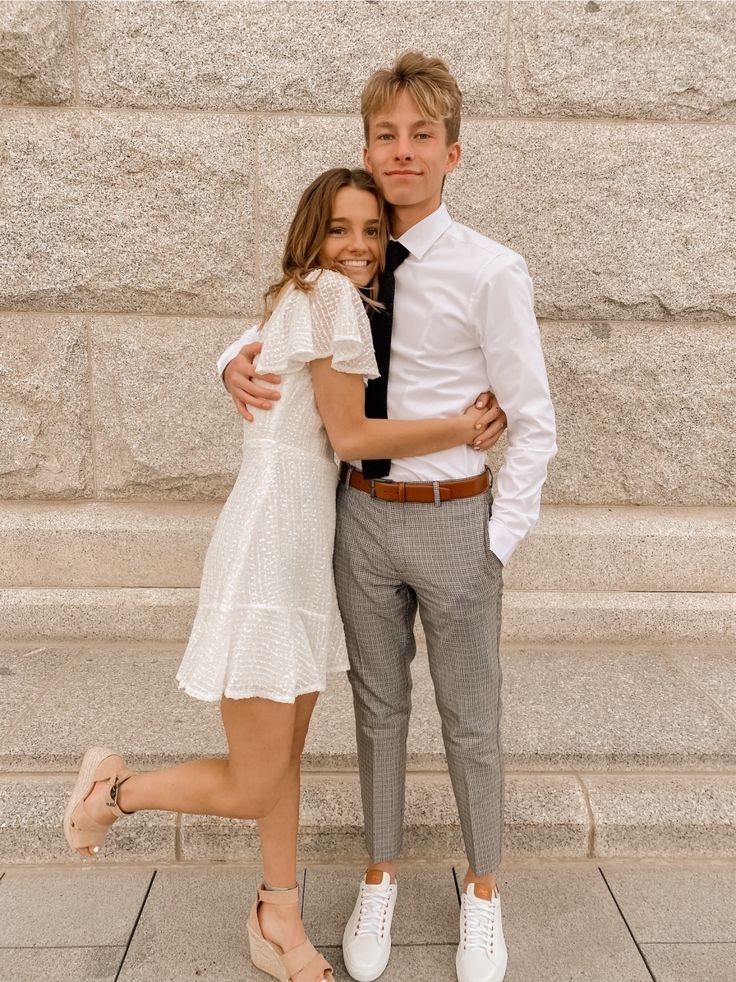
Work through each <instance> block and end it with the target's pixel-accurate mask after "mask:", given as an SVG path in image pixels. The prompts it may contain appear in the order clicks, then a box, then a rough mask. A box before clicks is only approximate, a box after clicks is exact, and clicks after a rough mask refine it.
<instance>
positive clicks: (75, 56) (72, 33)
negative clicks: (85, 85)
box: [69, 3, 82, 108]
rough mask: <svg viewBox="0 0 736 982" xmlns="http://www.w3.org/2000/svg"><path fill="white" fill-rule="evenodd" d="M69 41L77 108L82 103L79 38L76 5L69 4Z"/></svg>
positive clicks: (75, 105)
mask: <svg viewBox="0 0 736 982" xmlns="http://www.w3.org/2000/svg"><path fill="white" fill-rule="evenodd" d="M69 40H70V41H71V45H72V72H73V76H72V84H73V86H74V96H73V98H74V107H75V108H79V107H81V105H82V101H81V96H80V94H79V38H78V36H77V5H76V3H70V4H69Z"/></svg>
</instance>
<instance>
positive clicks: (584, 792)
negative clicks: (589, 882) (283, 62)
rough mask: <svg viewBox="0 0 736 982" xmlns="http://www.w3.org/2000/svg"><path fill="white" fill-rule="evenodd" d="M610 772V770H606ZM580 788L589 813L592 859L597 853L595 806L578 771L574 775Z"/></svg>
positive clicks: (588, 841) (588, 842)
mask: <svg viewBox="0 0 736 982" xmlns="http://www.w3.org/2000/svg"><path fill="white" fill-rule="evenodd" d="M606 773H608V772H606ZM573 776H574V778H575V780H576V781H577V783H578V787H579V788H580V793H581V794H582V796H583V803H584V804H585V810H586V811H587V813H588V834H587V836H586V840H587V841H586V846H585V848H586V856H587V858H588V859H592V858H593V856H594V855H595V818H594V816H593V806H592V805H591V803H590V796H589V794H588V789H587V788H586V787H585V784H584V782H583V779H582V777H581V775H580V774H579V773H578V772H577V771H576V772H575V774H574V775H573Z"/></svg>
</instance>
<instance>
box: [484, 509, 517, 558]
mask: <svg viewBox="0 0 736 982" xmlns="http://www.w3.org/2000/svg"><path fill="white" fill-rule="evenodd" d="M523 538H524V536H523V535H515V534H514V533H513V532H510V531H509V530H508V529H507V528H506V526H505V525H502V524H501V522H499V521H497V520H494V519H493V518H491V520H490V522H489V523H488V541H489V543H490V546H491V552H492V553H493V554H494V555H495V556H497V557H498V558H499V559H500V560H501V563H502V565H504V566H505V565H506V563H507V562H508V561H509V559H511V556H512V554H513V552H514V549H516V547H517V546H518V544H519V543H520V542H521V540H522V539H523Z"/></svg>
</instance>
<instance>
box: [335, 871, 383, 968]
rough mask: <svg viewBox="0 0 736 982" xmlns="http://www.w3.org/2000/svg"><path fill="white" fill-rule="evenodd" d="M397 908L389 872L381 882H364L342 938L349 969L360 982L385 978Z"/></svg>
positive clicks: (344, 957) (343, 954)
mask: <svg viewBox="0 0 736 982" xmlns="http://www.w3.org/2000/svg"><path fill="white" fill-rule="evenodd" d="M395 906H396V884H395V883H392V882H391V877H390V876H389V875H388V873H384V874H383V878H382V881H381V882H380V883H375V884H373V883H366V882H365V877H363V879H362V880H361V882H360V893H359V894H358V899H357V900H356V901H355V907H354V909H353V913H352V914H351V915H350V920H349V921H348V922H347V924H346V925H345V932H344V934H343V936H342V957H343V960H344V962H345V968H346V969H347V970H348V972H349V973H350V975H351V976H352V978H354V979H356V980H357V982H373V980H374V979H377V978H378V976H379V975H382V974H383V972H384V970H385V968H386V966H387V965H388V960H389V957H390V956H391V921H392V919H393V916H394V907H395Z"/></svg>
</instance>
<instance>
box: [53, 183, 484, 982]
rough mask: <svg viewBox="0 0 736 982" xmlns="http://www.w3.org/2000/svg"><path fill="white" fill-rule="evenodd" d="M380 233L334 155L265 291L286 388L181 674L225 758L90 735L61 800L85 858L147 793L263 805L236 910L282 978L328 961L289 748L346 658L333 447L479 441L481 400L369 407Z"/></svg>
mask: <svg viewBox="0 0 736 982" xmlns="http://www.w3.org/2000/svg"><path fill="white" fill-rule="evenodd" d="M387 238H388V233H387V221H386V214H385V210H384V205H383V202H382V199H381V197H380V194H379V192H378V190H377V189H376V186H375V185H374V183H373V180H372V178H371V177H370V176H369V175H368V174H367V173H366V172H365V171H360V170H353V171H350V170H346V169H335V170H330V171H327V172H326V173H324V174H322V175H321V176H320V177H318V178H317V179H316V180H315V181H314V182H313V183H312V184H311V185H310V187H309V188H307V190H306V191H305V192H304V194H303V195H302V198H301V201H300V202H299V207H298V209H297V213H296V216H295V217H294V220H293V222H292V224H291V228H290V230H289V235H288V239H287V244H286V250H285V253H284V258H283V262H282V268H283V275H282V277H281V279H280V280H279V281H278V282H276V283H274V284H273V285H272V286H271V287H270V288H269V289H268V290H267V292H266V294H265V314H264V319H263V333H262V337H263V348H262V351H261V353H260V356H259V370H260V371H261V372H262V373H264V374H266V373H276V374H280V375H282V376H283V385H282V387H281V398H280V400H279V401H278V402H277V403H276V404H275V407H274V409H273V410H272V411H271V412H269V413H260V414H258V416H257V418H256V420H255V422H253V423H252V424H250V425H249V426H247V427H245V432H244V442H243V464H242V467H241V469H240V473H239V475H238V478H237V481H236V483H235V485H234V487H233V490H232V492H231V494H230V497H229V498H228V500H227V502H226V503H225V506H224V508H223V510H222V513H221V515H220V518H219V520H218V522H217V526H216V528H215V531H214V535H213V538H212V541H211V543H210V546H209V549H208V552H207V557H206V560H205V565H204V572H203V577H202V586H201V590H200V600H199V608H198V611H197V616H196V619H195V622H194V626H193V628H192V634H191V637H190V640H189V644H188V646H187V649H186V651H185V653H184V658H183V660H182V663H181V666H180V668H179V671H178V674H177V679H178V681H179V685H180V687H181V688H182V689H184V691H185V692H187V693H188V694H189V695H191V696H194V697H195V698H198V699H204V700H209V701H215V700H217V701H219V702H220V707H221V712H222V720H223V724H224V727H225V732H226V735H227V742H228V751H229V752H228V756H227V758H226V759H224V760H219V759H207V760H196V761H191V762H188V763H184V764H180V765H178V766H176V767H171V768H167V769H165V770H160V771H155V772H141V773H134V772H132V771H130V770H129V769H128V768H127V767H126V766H125V762H124V761H123V759H122V758H121V757H120V756H118V755H117V754H115V753H113V752H111V751H110V750H107V749H105V748H101V747H95V748H92V749H91V750H88V751H87V753H86V754H85V756H84V758H83V760H82V764H81V770H80V773H79V776H78V779H77V782H76V785H75V787H74V790H73V792H72V795H71V798H70V800H69V803H68V805H67V808H66V812H65V814H64V832H65V835H66V838H67V841H68V842H69V844H70V846H71V847H72V848H73V849H76V850H77V852H79V854H80V855H82V856H84V857H89V856H94V855H96V854H97V853H98V851H99V848H100V846H101V845H102V842H103V840H104V838H105V835H106V833H107V830H108V829H109V827H110V826H111V825H112V824H113V822H114V821H115V820H116V819H117V818H119V817H121V816H122V815H128V814H131V813H133V812H135V811H139V810H141V809H144V808H152V809H163V810H168V811H176V812H186V813H198V814H208V815H220V816H224V817H233V818H251V819H253V818H255V819H257V820H258V827H259V834H260V839H261V847H262V853H263V867H264V884H263V887H262V888H261V889H260V890H259V894H258V900H257V901H256V903H255V904H254V906H253V909H252V911H251V915H250V918H249V921H248V934H249V939H250V946H251V957H252V959H253V962H254V964H255V965H256V966H257V967H258V968H261V969H263V970H264V971H266V972H268V973H270V974H271V975H272V976H273V977H275V978H277V979H281V980H283V982H289V980H291V982H318V980H326V979H330V978H332V969H331V968H330V966H329V965H328V963H327V962H326V961H325V959H324V958H323V957H322V956H321V955H319V954H318V953H317V952H316V951H315V949H314V948H313V947H312V945H311V944H310V942H309V941H308V940H307V939H306V935H305V933H304V928H303V926H302V923H301V920H300V917H299V906H298V891H297V888H296V886H294V884H295V882H296V847H297V826H298V818H299V787H300V759H301V753H302V750H303V747H304V741H305V738H306V734H307V727H308V726H309V720H310V717H311V715H312V710H313V709H314V706H315V703H316V701H317V697H318V694H319V693H320V692H321V691H323V690H324V689H325V686H326V675H327V673H328V672H337V671H340V672H342V671H345V670H346V669H347V668H348V661H347V654H346V649H345V639H344V635H343V628H342V622H341V620H340V616H339V612H338V608H337V600H336V596H335V585H334V579H333V572H332V551H333V539H334V531H335V489H336V485H337V471H336V465H335V459H334V455H335V454H336V455H337V456H338V457H340V458H342V459H344V460H354V459H370V458H379V459H380V458H386V457H402V456H415V455H419V454H426V453H431V452H434V451H437V450H442V449H445V448H449V447H453V446H457V445H459V444H463V443H473V442H475V441H476V440H477V439H478V437H479V436H480V433H479V431H478V430H476V429H475V424H476V421H477V420H478V419H479V418H480V416H482V415H483V410H479V409H475V408H471V409H469V410H468V411H467V412H466V413H465V414H464V415H462V416H458V417H455V418H451V419H436V420H411V421H402V420H374V419H367V418H366V416H365V412H364V385H365V382H366V380H367V379H370V378H376V377H377V375H378V372H377V369H376V361H375V356H374V352H373V347H372V342H371V332H370V325H369V321H368V317H367V315H366V312H365V307H364V299H363V298H362V297H361V294H360V293H359V292H358V289H356V287H357V288H359V289H361V290H364V291H365V296H366V301H365V302H366V303H368V304H369V305H370V304H372V303H373V304H375V301H374V300H371V299H370V293H371V291H372V289H373V285H374V283H375V279H376V275H377V273H378V272H379V270H380V268H381V265H382V260H383V254H384V250H385V247H386V243H387Z"/></svg>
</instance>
